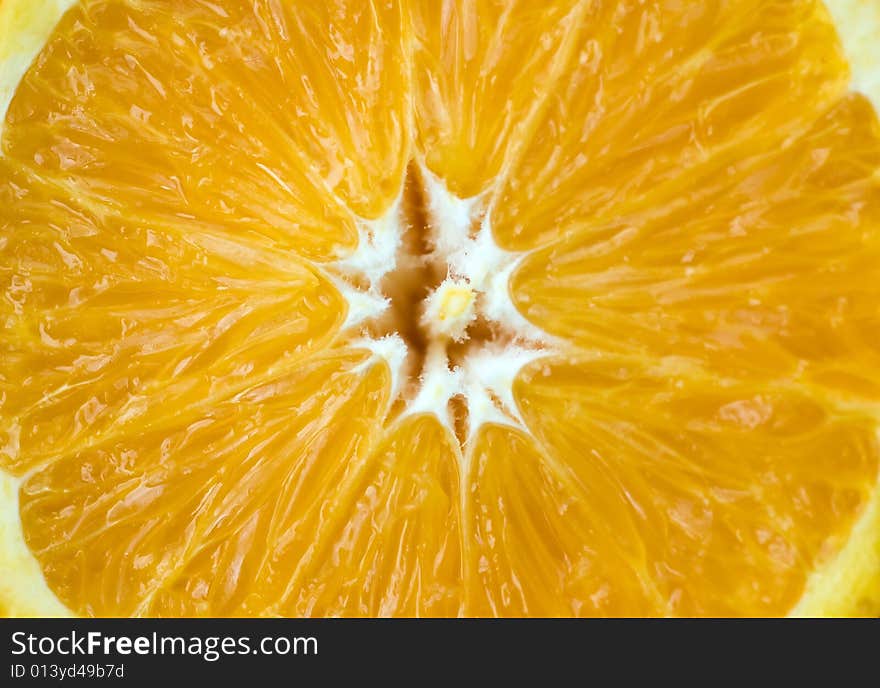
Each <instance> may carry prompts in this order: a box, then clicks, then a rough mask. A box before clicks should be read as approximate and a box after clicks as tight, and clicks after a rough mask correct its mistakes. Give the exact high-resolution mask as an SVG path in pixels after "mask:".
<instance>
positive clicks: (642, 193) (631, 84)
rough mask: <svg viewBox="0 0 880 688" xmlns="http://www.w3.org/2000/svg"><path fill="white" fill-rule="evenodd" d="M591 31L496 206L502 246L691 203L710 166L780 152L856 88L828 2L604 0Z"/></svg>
mask: <svg viewBox="0 0 880 688" xmlns="http://www.w3.org/2000/svg"><path fill="white" fill-rule="evenodd" d="M579 31H580V33H579V35H578V38H577V40H576V45H577V46H578V51H577V53H576V55H575V56H574V58H573V60H572V63H571V65H570V67H569V68H568V70H567V72H566V75H565V79H564V80H563V81H562V82H561V84H560V87H559V88H558V89H556V90H555V91H554V93H553V95H552V97H551V98H550V100H549V103H548V106H547V109H546V112H545V113H544V115H543V116H542V117H541V118H539V120H538V123H537V124H536V125H535V132H536V133H535V136H534V138H533V139H532V140H531V141H530V142H529V143H528V144H527V145H526V146H524V149H523V151H522V153H521V154H520V155H519V156H518V162H517V164H516V166H515V167H514V169H513V170H512V171H511V173H510V175H508V176H507V177H506V178H505V183H504V185H503V187H502V189H501V190H500V191H499V193H498V197H497V199H496V200H495V201H494V205H493V227H494V229H495V233H496V236H497V237H498V238H499V241H500V242H501V243H502V244H503V245H505V246H507V247H510V248H513V249H516V250H524V249H528V248H534V247H536V246H539V245H541V244H544V243H546V242H547V241H549V240H550V239H551V238H552V237H554V236H558V235H559V234H560V233H562V232H564V231H569V230H570V228H572V227H575V226H578V225H581V224H592V223H593V222H594V221H595V220H596V219H597V218H603V217H609V216H612V215H614V214H620V213H625V212H630V211H631V210H632V209H634V208H637V207H640V206H643V205H646V204H648V203H649V202H650V203H651V204H652V207H657V206H660V207H664V206H667V205H675V204H677V203H680V202H685V203H686V202H688V200H689V199H691V198H693V197H694V194H695V193H696V194H699V188H695V185H694V183H693V181H694V178H695V175H698V174H701V173H702V172H701V170H702V168H705V167H709V168H712V169H721V170H724V169H725V168H726V167H727V166H728V165H730V164H734V163H735V161H736V160H737V159H740V158H741V157H742V156H743V155H744V154H747V153H748V152H749V151H754V150H768V149H772V148H775V147H777V146H779V145H780V144H781V142H782V141H784V140H785V139H786V138H787V137H790V136H792V135H796V134H797V133H798V132H799V131H800V130H802V129H803V128H805V127H808V126H809V125H810V123H811V122H812V120H813V119H815V118H816V117H817V116H818V114H820V113H821V112H822V110H823V109H824V108H827V107H828V106H829V105H831V104H832V103H833V102H834V100H835V99H836V98H839V97H840V96H841V95H842V94H843V93H844V91H845V89H846V83H847V71H846V65H845V62H844V60H843V56H842V54H841V51H840V49H839V45H838V42H837V39H836V36H835V33H834V27H833V26H832V25H831V23H830V21H829V18H828V16H827V12H826V11H825V9H824V8H823V7H822V6H821V4H820V3H819V2H812V1H810V2H763V1H759V0H752V1H749V2H704V3H699V4H697V3H644V2H634V1H630V0H626V1H622V2H609V1H605V2H600V3H595V4H594V6H593V11H592V14H591V19H590V21H585V22H583V24H581V26H580V27H579ZM771 122H772V125H770V124H769V123H771ZM698 199H699V196H697V197H696V198H695V199H694V201H695V207H694V212H695V213H696V210H697V207H699V206H698V205H696V203H698V202H699V200H698Z"/></svg>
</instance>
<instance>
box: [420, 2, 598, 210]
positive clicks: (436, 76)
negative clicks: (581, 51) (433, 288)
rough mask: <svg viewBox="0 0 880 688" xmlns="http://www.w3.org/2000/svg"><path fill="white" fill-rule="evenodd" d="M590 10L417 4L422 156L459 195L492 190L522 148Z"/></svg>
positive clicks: (578, 5) (579, 6)
mask: <svg viewBox="0 0 880 688" xmlns="http://www.w3.org/2000/svg"><path fill="white" fill-rule="evenodd" d="M587 4H589V3H584V2H578V1H577V0H554V1H553V2H543V3H540V4H536V3H534V2H529V1H528V0H514V1H513V2H504V3H501V2H495V1H494V0H467V1H466V2H451V1H449V0H442V1H441V2H437V1H435V0H413V2H412V3H411V6H410V11H411V13H412V24H413V32H414V40H415V49H414V56H413V70H414V81H413V88H414V89H415V91H416V94H417V97H416V99H415V102H414V106H415V115H416V130H417V142H418V149H419V153H420V155H422V156H424V158H425V162H426V163H427V165H428V168H429V169H430V170H431V171H432V172H434V173H435V174H436V175H438V176H439V177H441V178H442V179H443V180H444V181H445V182H446V184H447V185H448V187H449V188H450V190H451V191H453V192H454V193H456V194H457V195H458V196H460V197H462V198H469V197H471V196H476V195H477V194H479V193H481V192H482V191H485V190H486V188H487V186H488V185H489V184H490V183H491V182H492V180H493V179H494V178H495V177H496V175H498V174H499V172H500V171H501V170H502V167H503V166H504V164H505V163H506V162H507V161H508V159H509V158H510V155H511V153H512V151H513V150H514V149H515V148H516V147H517V146H520V145H521V143H522V137H523V136H524V135H525V132H527V131H528V127H529V124H530V118H531V117H532V116H533V115H534V114H536V113H537V111H538V109H539V107H540V104H541V103H542V101H543V100H544V98H546V97H547V94H548V92H549V91H550V89H551V88H552V85H553V83H554V81H555V78H556V76H557V75H558V72H559V71H560V69H561V68H562V66H563V65H564V64H565V61H566V60H567V58H568V55H569V54H570V52H571V51H572V48H573V43H572V41H573V38H574V33H573V28H574V27H575V26H577V23H578V21H580V20H581V19H582V17H583V15H584V11H585V7H586V5H587ZM538 36H540V39H536V37H538Z"/></svg>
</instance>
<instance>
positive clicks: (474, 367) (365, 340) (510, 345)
mask: <svg viewBox="0 0 880 688" xmlns="http://www.w3.org/2000/svg"><path fill="white" fill-rule="evenodd" d="M419 168H420V173H419V178H420V179H421V182H422V185H423V189H422V190H423V194H424V197H425V200H426V204H425V205H426V207H425V210H426V213H427V217H428V223H429V227H428V239H429V241H430V244H431V250H430V253H429V255H427V256H425V258H426V259H427V260H430V261H431V262H432V263H433V264H435V265H441V266H443V269H445V272H446V278H445V279H443V281H442V282H441V283H440V284H439V285H438V286H437V287H436V288H435V289H434V290H433V291H432V292H431V293H430V294H429V295H428V296H427V298H426V299H425V300H424V302H423V304H422V307H421V310H420V313H419V314H418V317H419V322H420V326H421V328H422V330H423V332H424V333H425V336H426V339H427V341H428V345H427V351H426V352H425V360H424V365H423V367H422V370H421V371H417V373H418V380H417V384H416V385H415V386H413V385H404V384H402V381H403V378H404V376H405V375H406V371H405V365H406V360H407V344H406V342H405V341H404V340H403V338H402V337H401V336H400V335H399V334H397V333H391V334H389V335H386V336H384V337H382V338H371V337H369V336H367V335H364V336H361V337H360V338H359V339H357V340H355V343H356V344H357V345H358V346H361V347H363V348H367V349H369V350H370V351H371V352H372V353H373V355H374V356H376V357H379V358H382V359H383V360H384V361H385V362H386V363H387V365H388V367H389V369H390V370H391V376H392V381H393V382H392V387H393V389H392V395H393V397H397V396H398V395H400V394H402V393H403V392H404V390H410V391H409V393H408V395H407V398H405V399H404V401H405V402H406V407H405V409H404V411H403V413H402V415H403V416H408V415H412V414H417V413H425V414H431V415H433V416H435V417H436V418H437V419H438V420H439V421H440V422H441V423H442V424H443V425H444V426H446V427H447V429H448V430H449V431H450V432H454V427H453V426H454V419H453V417H452V415H451V413H450V411H449V405H450V400H451V399H452V398H453V397H460V398H461V399H463V400H464V405H465V407H466V409H467V439H468V440H469V439H471V438H472V437H474V436H475V435H476V434H477V432H478V431H479V429H480V427H481V426H483V425H484V424H486V423H497V424H503V425H508V426H514V427H516V428H518V429H519V430H521V431H523V432H526V433H528V432H529V430H528V428H527V426H526V425H525V423H524V422H523V420H522V416H521V415H520V412H519V408H518V407H517V403H516V400H515V399H514V394H513V383H514V380H515V379H516V376H517V374H518V373H519V372H520V370H522V369H523V367H525V366H526V365H528V364H529V363H531V362H532V361H534V360H536V359H537V358H540V357H542V356H549V355H553V354H556V353H559V350H560V349H559V347H558V343H557V342H556V341H555V340H554V339H553V338H552V337H551V336H550V335H549V334H547V333H546V332H544V331H543V330H541V329H540V328H538V327H537V326H535V325H534V324H532V323H530V322H529V321H528V320H526V318H524V317H523V316H522V314H521V313H520V312H519V310H518V309H517V308H516V306H515V305H514V303H513V301H512V299H511V296H510V278H511V276H512V274H513V272H514V270H515V269H516V267H517V265H518V264H519V262H520V261H521V260H522V259H523V257H524V254H517V253H510V252H508V251H504V250H503V249H501V248H500V247H499V246H498V245H497V243H496V242H495V240H494V238H493V236H492V227H491V209H490V208H487V207H486V203H485V196H482V197H474V198H459V197H457V196H456V195H455V194H453V193H452V192H451V191H449V189H448V188H447V187H446V185H445V184H444V183H443V182H442V180H440V179H439V178H438V177H437V176H436V175H434V174H432V173H431V172H430V170H428V169H427V168H426V167H425V166H424V164H420V165H419ZM358 224H359V231H358V235H359V237H358V239H359V241H358V245H357V248H356V249H355V250H354V251H353V252H352V253H351V254H350V255H347V256H345V257H343V258H342V259H340V260H338V261H337V262H335V263H333V264H332V265H331V266H330V267H331V269H332V271H333V272H334V273H335V274H337V275H341V277H333V278H332V279H333V280H334V283H335V284H336V285H337V287H338V288H339V290H340V293H341V294H342V296H343V297H344V298H345V300H346V302H347V304H348V310H347V316H346V320H345V323H344V325H343V331H345V330H346V329H348V330H354V331H359V330H360V329H362V328H364V327H365V326H366V325H367V324H368V323H369V322H370V321H372V320H374V319H376V318H379V317H381V316H382V315H383V314H384V312H385V311H386V310H387V307H388V305H389V303H390V302H389V299H387V298H386V297H385V296H383V294H382V293H381V290H380V286H379V285H380V283H381V282H382V280H383V279H384V278H385V277H386V276H387V275H389V273H392V272H393V270H394V268H395V267H396V260H397V256H398V255H399V254H398V251H399V250H400V247H401V245H402V235H403V231H404V229H405V226H404V220H403V219H402V217H401V203H400V201H399V200H398V201H397V202H396V203H394V204H393V205H392V207H391V208H390V210H389V211H388V212H387V213H386V214H385V215H384V216H383V217H382V218H380V219H378V220H372V221H366V220H360V221H359V223H358ZM474 227H476V230H475V229H474ZM356 284H360V285H363V286H355V285H356ZM478 318H482V319H483V320H484V321H485V322H487V323H489V324H490V325H491V326H492V327H493V328H494V329H495V330H497V332H498V336H497V340H495V341H492V342H489V343H483V344H473V345H468V338H469V334H468V328H469V327H470V326H471V325H472V324H473V323H474V322H475V321H476V320H477V319H478ZM453 342H455V343H464V344H465V345H466V346H468V349H467V351H466V353H465V355H464V358H463V359H462V360H461V362H460V363H459V365H453V364H452V363H451V362H450V359H449V356H448V355H447V347H448V346H449V345H450V344H451V343H453ZM412 390H414V391H412Z"/></svg>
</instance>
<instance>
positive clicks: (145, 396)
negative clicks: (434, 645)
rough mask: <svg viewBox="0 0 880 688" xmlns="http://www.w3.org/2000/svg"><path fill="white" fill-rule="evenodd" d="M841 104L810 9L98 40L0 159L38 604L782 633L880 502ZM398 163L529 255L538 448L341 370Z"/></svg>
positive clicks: (866, 111) (405, 18)
mask: <svg viewBox="0 0 880 688" xmlns="http://www.w3.org/2000/svg"><path fill="white" fill-rule="evenodd" d="M847 82H848V73H847V66H846V64H845V61H844V59H843V57H842V54H841V51H840V49H839V45H838V41H837V38H836V36H835V34H834V29H833V27H832V26H831V24H830V23H829V20H828V18H827V16H826V13H825V11H824V9H822V7H821V5H820V4H819V3H815V2H810V1H804V0H798V1H795V2H757V1H754V2H752V1H749V2H742V1H741V0H738V1H737V2H724V1H718V2H706V3H674V2H650V3H645V2H635V1H631V2H627V1H621V2H599V1H596V2H574V1H568V2H553V3H540V4H536V3H534V2H530V1H529V0H522V1H520V2H509V3H495V2H489V1H488V0H474V1H472V2H460V3H451V2H439V1H436V0H435V1H428V0H419V1H416V0H413V2H407V3H402V2H401V3H384V2H381V3H380V2H375V3H372V2H354V1H351V2H349V1H344V0H340V1H339V2H334V3H323V4H322V3H311V2H287V3H283V2H276V1H273V0H255V1H253V2H233V1H223V2H219V1H218V2H214V3H204V2H197V1H196V0H175V1H174V2H172V3H168V2H159V1H158V0H140V1H138V2H133V1H132V2H127V3H126V2H119V1H111V0H86V1H85V2H83V3H81V5H80V6H78V7H76V8H74V9H73V10H71V11H70V12H69V13H68V14H67V15H66V16H65V18H64V19H63V21H62V22H61V24H60V25H59V27H58V28H57V29H56V31H55V33H54V35H53V37H52V38H51V40H50V41H49V43H48V44H47V46H46V48H45V49H44V50H43V52H42V53H41V55H40V57H39V58H38V60H37V62H36V63H35V64H34V66H33V67H32V68H31V70H30V71H29V72H28V73H27V75H26V77H25V78H24V80H23V82H22V84H21V86H20V87H19V89H18V91H17V94H16V96H15V99H14V100H13V102H12V105H11V107H10V109H9V112H8V114H7V118H6V124H5V129H4V130H3V135H2V136H3V138H2V157H0V288H2V292H3V296H4V298H3V299H0V321H2V322H3V324H4V327H3V328H2V330H0V467H2V468H4V469H6V470H9V471H11V472H12V473H14V474H15V475H19V476H24V477H25V479H24V482H23V483H22V487H21V491H20V498H21V518H22V524H23V528H24V534H25V537H26V540H27V543H28V545H29V547H30V549H31V550H32V552H33V553H34V555H35V556H36V558H37V560H38V561H39V563H40V565H41V567H42V570H43V572H44V574H45V577H46V580H47V582H48V584H49V586H50V588H51V589H52V590H53V591H54V592H55V593H56V594H57V595H58V597H59V598H60V599H61V601H62V602H64V603H65V604H66V605H68V606H69V607H70V608H71V609H72V610H73V611H75V612H77V613H81V614H89V615H129V614H148V615H175V616H176V615H203V614H215V615H263V614H267V615H271V614H282V615H328V614H334V615H340V614H341V615H363V616H367V615H457V614H458V615H460V614H464V615H554V616H555V615H564V616H568V615H643V614H645V615H655V614H672V615H756V614H757V615H778V614H784V613H786V612H787V611H788V610H789V609H790V608H791V607H792V606H793V605H794V604H795V603H796V602H797V600H798V599H799V598H800V596H801V594H802V592H803V589H804V586H805V583H806V580H807V576H808V575H809V574H810V572H811V571H813V570H814V569H815V568H816V567H817V566H819V565H821V564H822V563H824V562H827V561H828V560H829V559H830V558H831V557H832V556H833V555H834V553H835V552H836V551H838V549H839V547H840V545H841V543H842V542H843V541H844V540H845V538H846V536H847V534H848V532H849V530H850V528H851V527H852V524H853V523H854V522H855V519H856V518H857V517H858V515H859V514H860V513H861V511H862V509H863V507H864V505H865V503H866V501H867V499H868V497H869V495H870V493H871V492H872V490H873V488H874V485H875V483H876V481H877V476H878V470H880V446H878V437H877V427H876V418H877V416H876V408H877V403H878V400H880V125H878V121H877V117H876V114H875V112H874V111H873V109H872V108H871V106H870V104H869V103H867V101H866V100H864V99H863V98H862V97H861V96H858V95H853V94H848V93H847ZM413 161H416V162H423V163H424V164H425V165H426V167H427V168H428V169H429V170H430V171H431V172H433V173H434V174H436V175H437V176H438V177H439V178H440V179H442V180H444V182H445V183H446V185H447V187H448V188H449V189H450V190H451V191H452V192H454V193H456V194H457V195H459V196H462V197H469V196H474V195H477V194H484V195H485V198H486V199H487V201H486V203H487V208H489V209H490V212H491V216H492V226H493V230H494V235H495V237H496V239H497V241H498V243H499V244H500V245H501V246H503V247H505V248H508V249H511V250H517V251H525V250H529V251H533V252H532V253H531V254H530V255H529V256H528V257H527V258H526V259H525V261H524V262H523V263H522V265H521V266H520V268H519V269H518V270H517V272H516V273H515V274H514V277H513V280H512V284H511V296H512V298H513V300H514V302H515V304H516V305H517V307H518V308H519V310H520V311H521V313H522V314H523V315H525V317H526V318H528V319H529V320H530V321H531V322H532V323H534V324H535V325H537V326H539V327H541V328H542V329H543V330H545V331H546V332H549V333H551V334H553V335H556V336H558V337H560V338H562V339H563V340H564V341H566V342H567V343H568V345H569V349H568V351H569V352H570V353H568V354H567V355H566V356H564V357H563V356H560V357H557V358H554V359H550V360H543V361H538V362H537V363H535V364H533V365H531V366H530V367H528V368H527V369H525V370H524V371H523V372H522V374H521V375H520V376H519V377H518V379H517V382H516V385H515V388H514V392H515V397H516V399H517V402H518V405H519V408H520V410H521V412H522V415H523V419H524V421H525V423H526V426H527V428H528V431H526V432H524V431H521V430H514V429H511V428H507V427H503V426H496V425H488V426H484V427H483V429H482V430H481V431H480V433H478V434H477V435H476V437H474V438H473V439H472V440H471V441H470V442H468V443H467V444H466V445H465V446H463V447H462V446H461V445H460V442H459V438H457V437H455V436H454V435H453V434H451V433H450V432H449V430H448V429H447V428H445V427H444V426H443V425H442V424H441V423H440V421H439V420H438V419H437V418H435V417H433V416H431V415H416V416H409V417H405V418H397V413H398V412H399V407H398V406H395V405H393V404H392V402H393V401H394V400H393V399H391V398H390V388H391V376H390V371H389V370H388V369H387V367H386V366H384V365H382V364H381V363H378V362H376V360H375V359H371V358H370V357H369V356H368V355H367V353H366V352H364V351H363V350H360V349H358V348H356V347H354V346H352V345H351V344H350V337H349V336H348V334H347V333H343V332H341V326H342V323H343V321H344V319H345V314H346V308H347V306H346V303H345V301H344V299H343V297H342V296H341V295H340V293H339V291H338V290H337V288H336V287H335V286H334V284H333V282H332V281H331V280H330V279H329V277H328V272H327V271H326V270H324V269H323V268H322V266H323V265H325V264H326V263H328V262H330V261H332V260H335V259H337V258H339V257H340V256H344V255H346V254H347V253H350V252H351V251H352V250H354V249H355V247H356V245H357V241H358V239H357V226H358V222H359V221H360V219H363V218H377V217H381V216H383V215H384V214H385V213H386V212H388V211H389V209H390V208H391V207H392V206H393V204H394V202H395V200H396V199H397V198H398V196H399V195H400V193H401V191H402V189H403V185H404V181H405V176H406V174H407V169H411V168H410V167H409V166H410V164H411V163H412V162H413ZM407 215H408V218H409V220H410V221H411V222H418V221H419V218H421V221H423V222H424V216H423V214H422V213H421V212H419V209H418V208H416V209H410V210H408V211H407ZM417 231H418V228H417ZM396 318H397V321H396V324H397V325H401V321H406V320H407V319H415V318H417V313H416V312H415V308H414V307H413V306H407V307H406V308H403V309H401V310H399V312H398V313H397V315H396ZM409 342H410V344H413V339H410V340H409ZM392 410H393V412H392Z"/></svg>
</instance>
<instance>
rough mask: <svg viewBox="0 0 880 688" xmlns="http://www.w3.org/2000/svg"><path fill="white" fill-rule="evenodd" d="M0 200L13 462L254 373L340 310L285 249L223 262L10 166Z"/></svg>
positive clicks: (84, 440) (5, 424) (2, 456)
mask: <svg viewBox="0 0 880 688" xmlns="http://www.w3.org/2000/svg"><path fill="white" fill-rule="evenodd" d="M5 169H8V168H6V167H5V165H2V166H0V170H5ZM0 197H2V198H4V199H6V200H7V201H10V202H9V203H7V204H4V207H3V210H2V211H0V229H2V231H4V234H5V236H6V241H5V244H4V253H3V257H4V260H3V265H2V271H0V285H2V286H3V289H4V293H5V294H6V298H5V299H3V300H2V301H0V318H2V320H3V323H4V327H3V330H2V334H0V351H2V353H3V355H2V359H0V394H2V398H3V400H4V403H3V418H2V424H0V432H2V433H4V434H5V436H6V438H7V443H8V444H9V447H10V449H9V450H7V451H4V452H0V461H2V463H3V465H5V466H6V467H9V468H12V469H13V470H15V471H16V472H19V471H21V470H23V469H24V468H26V467H28V466H30V465H33V464H34V463H35V462H39V461H41V460H43V459H44V458H46V457H48V456H59V455H63V454H64V453H65V452H68V451H71V450H73V449H75V448H77V447H82V446H83V445H90V444H92V443H94V442H95V441H97V439H98V438H100V437H103V436H105V435H106V434H108V433H109V434H112V435H116V436H119V435H124V434H125V433H127V432H130V431H131V430H130V429H127V428H143V427H145V426H148V425H150V424H152V423H153V422H157V421H158V419H159V418H162V417H166V416H168V415H171V416H174V415H179V414H180V413H181V411H182V410H185V409H188V408H189V407H191V406H193V405H195V406H200V405H203V404H210V403H211V402H212V401H215V400H217V399H220V398H222V397H223V396H224V395H229V394H231V393H232V392H233V391H235V390H236V389H240V388H242V387H245V386H247V385H250V384H254V382H255V381H257V380H259V379H260V378H261V377H262V376H265V375H266V374H268V373H269V372H270V371H272V370H273V369H274V368H276V367H277V366H278V364H279V363H281V362H285V361H286V362H288V363H289V362H292V361H293V360H296V359H297V358H300V357H302V356H303V355H305V354H306V353H307V352H308V351H310V350H314V349H315V348H317V347H322V346H325V345H326V343H327V342H328V341H329V337H330V336H332V334H334V333H335V331H336V329H337V328H338V326H339V325H340V323H341V320H342V318H343V317H344V302H343V301H342V300H341V298H340V297H339V295H338V293H337V292H336V290H335V288H334V287H333V286H332V285H331V284H330V283H329V282H328V280H327V279H326V278H325V277H322V276H321V275H320V274H319V273H317V272H316V271H315V270H314V268H312V267H310V266H308V265H305V264H303V263H302V262H300V261H298V260H297V259H295V258H290V257H287V258H285V259H284V260H283V262H282V261H280V259H279V258H277V257H276V258H274V260H275V261H276V262H277V264H275V265H273V264H272V263H271V262H268V264H264V265H262V266H260V269H259V271H258V272H257V273H255V271H254V267H255V265H256V263H255V262H254V261H255V260H258V259H259V254H257V258H256V259H255V257H254V256H253V255H251V256H250V260H247V259H245V260H242V258H244V255H243V254H242V252H239V253H238V256H237V259H238V261H239V262H233V261H232V260H225V259H224V258H223V257H220V256H217V255H211V253H209V252H207V251H205V250H203V249H201V248H197V247H194V246H192V245H190V244H188V243H186V242H181V241H180V240H179V238H178V236H177V235H175V234H174V233H169V232H165V231H163V230H162V229H157V228H149V227H144V226H142V225H138V224H135V223H128V222H125V223H123V222H121V221H120V220H119V219H118V218H116V217H114V216H112V215H111V216H110V217H109V218H106V219H105V218H103V217H101V216H99V215H95V214H93V213H92V212H90V211H89V210H87V209H85V208H82V207H80V206H78V204H77V201H76V200H73V199H70V198H65V197H64V196H60V195H59V194H58V193H57V191H56V190H54V189H52V188H51V187H49V186H44V185H41V184H39V183H38V182H36V181H34V180H33V179H32V178H28V177H22V176H20V175H10V177H9V178H7V179H6V181H5V182H4V183H3V184H2V185H0ZM21 228H26V231H21ZM19 371H29V372H28V374H27V375H25V376H21V375H20V373H19ZM13 438H14V443H13V442H12V439H13ZM13 444H14V450H15V451H12V450H11V448H12V445H13Z"/></svg>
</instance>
